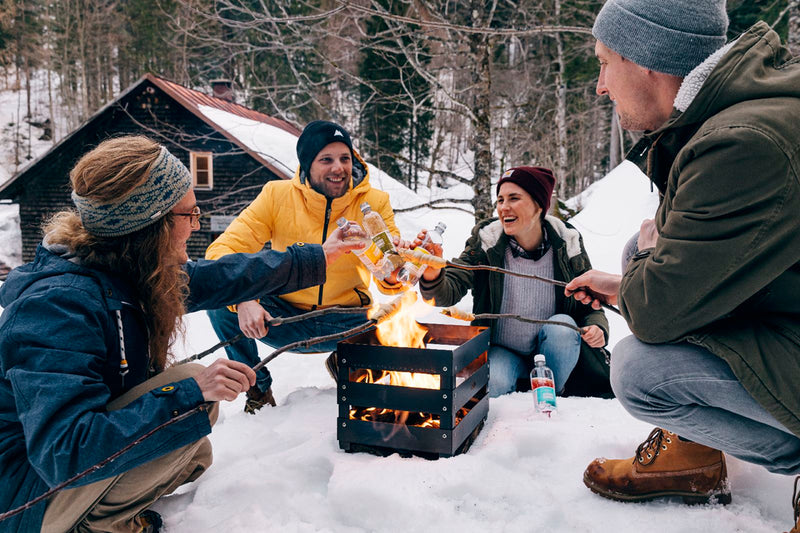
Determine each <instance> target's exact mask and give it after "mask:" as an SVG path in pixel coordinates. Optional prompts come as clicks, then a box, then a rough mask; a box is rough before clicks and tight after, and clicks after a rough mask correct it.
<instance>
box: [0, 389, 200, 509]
mask: <svg viewBox="0 0 800 533" xmlns="http://www.w3.org/2000/svg"><path fill="white" fill-rule="evenodd" d="M212 403H213V402H203V403H201V404H200V405H198V406H197V407H195V408H193V409H190V410H188V411H186V412H185V413H183V414H182V415H178V416H176V417H175V418H170V419H169V420H167V421H166V422H164V423H163V424H160V425H158V426H156V427H154V428H153V429H151V430H150V431H148V432H147V433H145V434H144V435H142V436H141V437H139V438H138V439H136V440H134V441H133V442H131V443H130V444H128V445H127V446H125V447H124V448H122V449H121V450H119V451H118V452H116V453H114V454H112V455H109V456H108V457H106V458H105V459H103V460H102V461H100V462H99V463H97V464H96V465H93V466H90V467H89V468H87V469H86V470H84V471H83V472H80V473H78V474H75V475H74V476H72V477H71V478H69V479H67V480H66V481H62V482H61V483H59V484H58V485H56V486H55V487H53V488H51V489H50V490H48V491H47V492H45V493H44V494H42V495H40V496H37V497H36V498H34V499H32V500H30V501H29V502H27V503H25V504H23V505H21V506H19V507H17V508H16V509H12V510H10V511H7V512H5V513H3V514H0V522H2V521H3V520H5V519H7V518H11V517H12V516H14V515H17V514H19V513H21V512H23V511H26V510H28V509H30V508H31V507H33V506H34V505H36V504H37V503H39V502H40V501H42V500H44V499H47V498H49V497H50V496H52V495H53V494H55V493H56V492H58V491H60V490H62V489H64V488H65V487H66V486H67V485H69V484H71V483H74V482H75V481H78V480H79V479H81V478H82V477H85V476H88V475H89V474H91V473H92V472H96V471H98V470H100V469H101V468H103V467H104V466H106V465H107V464H108V463H110V462H111V461H113V460H115V459H116V458H118V457H119V456H121V455H122V454H123V453H125V452H127V451H128V450H130V449H131V448H133V447H134V446H136V445H138V444H140V443H141V442H143V441H144V440H145V439H147V438H149V437H151V436H152V435H153V434H154V433H155V432H157V431H159V430H162V429H164V428H165V427H167V426H171V425H172V424H175V423H177V422H180V421H181V420H186V419H187V418H189V417H190V416H192V415H193V414H195V413H199V412H200V411H205V410H207V409H208V408H209V407H210V406H211V404H212Z"/></svg>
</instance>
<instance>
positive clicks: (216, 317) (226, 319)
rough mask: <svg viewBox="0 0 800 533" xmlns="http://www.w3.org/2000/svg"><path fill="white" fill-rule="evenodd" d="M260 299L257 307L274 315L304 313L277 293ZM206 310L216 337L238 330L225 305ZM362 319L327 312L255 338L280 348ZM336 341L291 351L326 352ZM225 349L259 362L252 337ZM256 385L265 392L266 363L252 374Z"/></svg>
mask: <svg viewBox="0 0 800 533" xmlns="http://www.w3.org/2000/svg"><path fill="white" fill-rule="evenodd" d="M260 302H261V307H263V308H264V309H266V310H267V312H268V313H269V314H270V315H272V317H274V318H277V317H290V316H296V315H300V314H303V313H306V312H307V311H305V310H302V309H298V308H296V307H294V306H293V305H291V304H288V303H286V302H285V301H284V300H282V299H280V298H278V297H277V296H265V297H263V298H261V300H260ZM207 313H208V318H209V319H211V326H212V327H213V328H214V332H215V333H216V334H217V337H219V338H220V340H227V339H230V338H231V337H235V336H236V335H238V334H239V333H241V332H242V331H241V330H240V329H239V315H237V314H236V313H232V312H231V311H229V310H228V308H226V307H223V308H221V309H213V310H209V311H207ZM366 321H367V314H366V312H364V313H357V314H344V313H330V314H327V315H321V316H317V317H314V318H309V319H307V320H302V321H300V322H294V323H292V324H284V325H282V326H273V327H270V328H269V330H268V331H267V335H266V337H262V338H260V339H258V340H259V341H261V342H263V343H264V344H266V345H267V346H271V347H272V348H280V347H281V346H286V345H287V344H291V343H293V342H297V341H300V340H305V339H310V338H311V337H320V336H322V335H331V334H333V333H340V332H342V331H347V330H348V329H352V328H354V327H356V326H359V325H361V324H363V323H364V322H366ZM337 342H338V341H328V342H323V343H319V344H314V345H312V346H309V347H308V348H296V349H294V351H295V352H301V353H319V352H330V351H332V350H335V349H336V343H337ZM225 352H226V353H227V354H228V359H231V360H233V361H239V362H241V363H244V364H246V365H248V366H251V367H252V366H255V365H256V364H257V363H258V362H259V361H260V358H259V357H258V348H257V347H256V343H255V341H254V340H253V339H247V338H245V339H242V340H240V341H238V342H236V343H234V344H231V345H230V346H226V347H225ZM256 386H257V387H258V388H259V390H261V391H266V390H267V389H269V388H270V387H271V386H272V376H271V375H270V372H269V369H267V367H266V366H265V367H263V368H262V369H261V370H259V371H258V372H257V373H256Z"/></svg>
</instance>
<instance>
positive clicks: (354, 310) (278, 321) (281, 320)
mask: <svg viewBox="0 0 800 533" xmlns="http://www.w3.org/2000/svg"><path fill="white" fill-rule="evenodd" d="M369 309H370V307H340V306H338V305H337V306H333V307H326V308H324V309H315V310H313V311H309V312H308V313H303V314H300V315H295V316H290V317H280V316H279V317H275V318H271V319H269V320H267V322H266V324H267V326H269V327H272V326H281V325H283V324H291V323H293V322H300V321H301V320H307V319H309V318H314V317H316V316H320V315H325V314H329V313H342V314H359V313H366V312H367V311H368V310H369ZM244 338H245V336H244V333H239V334H238V335H235V336H233V337H231V338H230V339H226V340H224V341H220V342H218V343H217V344H215V345H214V346H212V347H211V348H209V349H208V350H204V351H202V352H200V353H196V354H194V355H192V356H189V357H187V358H186V359H181V360H180V361H178V362H177V363H175V364H176V365H182V364H184V363H189V362H191V361H197V360H198V359H202V358H203V357H205V356H207V355H209V354H212V353H214V352H216V351H217V350H219V349H220V348H224V347H226V346H230V345H231V344H235V343H237V342H239V341H240V340H242V339H244ZM319 342H324V341H319ZM288 349H291V348H288Z"/></svg>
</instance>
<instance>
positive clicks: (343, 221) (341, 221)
mask: <svg viewBox="0 0 800 533" xmlns="http://www.w3.org/2000/svg"><path fill="white" fill-rule="evenodd" d="M336 225H337V226H339V227H340V228H341V227H342V226H347V225H348V224H347V219H346V218H344V217H339V219H338V220H337V221H336Z"/></svg>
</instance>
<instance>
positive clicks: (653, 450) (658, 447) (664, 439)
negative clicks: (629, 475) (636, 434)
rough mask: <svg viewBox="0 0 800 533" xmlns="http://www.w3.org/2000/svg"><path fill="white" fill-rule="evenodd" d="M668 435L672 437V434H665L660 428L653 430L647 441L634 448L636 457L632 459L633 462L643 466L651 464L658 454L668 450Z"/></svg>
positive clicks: (669, 438) (670, 441) (669, 439)
mask: <svg viewBox="0 0 800 533" xmlns="http://www.w3.org/2000/svg"><path fill="white" fill-rule="evenodd" d="M669 435H672V433H670V432H668V431H667V432H665V431H664V430H663V429H661V428H655V429H654V430H653V431H651V432H650V435H649V436H648V437H647V439H645V441H644V442H643V443H641V444H640V445H639V447H638V448H636V456H635V457H634V458H633V462H634V463H636V461H639V462H640V463H642V464H643V465H645V466H647V465H650V464H653V462H655V460H656V457H658V454H660V453H661V451H662V450H666V449H667V448H668V446H667V444H671V443H672V438H671V437H670V436H669Z"/></svg>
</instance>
